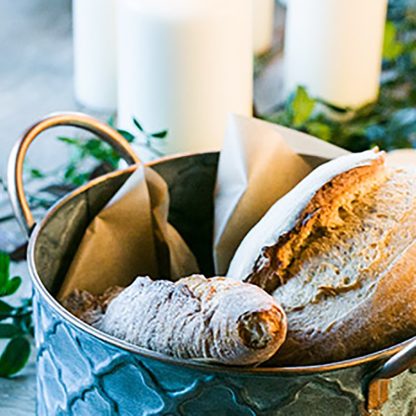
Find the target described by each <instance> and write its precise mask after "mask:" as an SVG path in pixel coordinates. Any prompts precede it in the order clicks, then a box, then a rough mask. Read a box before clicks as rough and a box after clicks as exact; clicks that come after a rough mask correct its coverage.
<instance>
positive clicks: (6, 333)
mask: <svg viewBox="0 0 416 416" xmlns="http://www.w3.org/2000/svg"><path fill="white" fill-rule="evenodd" d="M19 334H21V330H20V328H18V327H17V326H15V325H12V324H0V338H3V339H5V338H14V337H15V336H17V335H19Z"/></svg>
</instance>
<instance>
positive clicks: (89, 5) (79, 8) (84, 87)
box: [73, 0, 117, 110]
mask: <svg viewBox="0 0 416 416" xmlns="http://www.w3.org/2000/svg"><path fill="white" fill-rule="evenodd" d="M115 23H116V18H115V0H73V31H74V69H75V70H74V82H75V95H76V98H77V100H78V101H79V102H80V103H82V104H84V105H86V106H87V107H91V108H94V109H103V110H114V109H115V108H116V105H117V62H116V56H117V55H116V28H115Z"/></svg>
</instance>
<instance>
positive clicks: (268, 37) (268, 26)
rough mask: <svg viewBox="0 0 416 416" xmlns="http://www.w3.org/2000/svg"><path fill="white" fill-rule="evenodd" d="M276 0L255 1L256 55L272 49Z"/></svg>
mask: <svg viewBox="0 0 416 416" xmlns="http://www.w3.org/2000/svg"><path fill="white" fill-rule="evenodd" d="M274 9H275V0H253V26H254V45H253V46H254V53H255V54H256V55H262V54H264V53H266V52H268V51H269V50H270V49H271V48H272V44H273V29H274Z"/></svg>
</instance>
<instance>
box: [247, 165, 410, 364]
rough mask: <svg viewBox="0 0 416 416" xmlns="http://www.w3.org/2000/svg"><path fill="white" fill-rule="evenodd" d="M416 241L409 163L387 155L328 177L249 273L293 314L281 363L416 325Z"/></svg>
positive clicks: (370, 342) (371, 346)
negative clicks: (391, 164)
mask: <svg viewBox="0 0 416 416" xmlns="http://www.w3.org/2000/svg"><path fill="white" fill-rule="evenodd" d="M269 220H270V219H269ZM271 232H272V231H271ZM415 241H416V172H415V171H414V170H411V168H408V169H405V168H388V167H386V166H384V163H383V158H382V157H379V158H377V159H375V160H373V161H372V162H371V163H370V164H367V165H366V166H360V167H356V168H353V169H350V170H347V171H345V172H344V173H341V174H339V175H337V176H335V177H333V178H332V179H331V180H330V181H329V182H327V183H326V184H325V185H324V186H322V187H321V188H320V189H319V190H318V191H317V192H316V193H315V194H314V196H313V197H312V198H311V199H310V201H309V203H308V204H307V206H306V207H304V208H303V209H302V211H301V212H300V213H298V215H297V220H296V222H295V224H294V226H293V227H291V229H289V230H288V231H287V232H285V233H282V234H281V235H280V236H279V237H278V238H277V239H276V240H275V243H274V244H272V245H269V246H267V247H264V246H263V247H261V248H260V247H259V250H258V251H257V253H260V254H258V256H257V259H256V261H255V263H254V264H253V265H252V270H251V273H249V274H248V275H245V276H243V280H244V281H247V282H250V283H254V284H257V285H259V286H260V287H262V288H264V289H265V290H266V291H268V292H269V293H271V294H273V296H274V297H275V299H276V300H277V301H278V302H279V303H280V304H281V305H282V306H283V309H284V310H285V312H286V314H287V316H288V336H287V340H286V342H285V343H284V345H283V346H282V348H281V349H280V350H279V351H278V353H277V354H276V356H275V357H274V359H273V360H272V361H273V363H274V364H279V365H299V364H318V363H324V362H332V361H338V360H342V359H346V358H351V357H355V356H359V355H363V354H366V353H369V352H372V351H375V350H379V349H382V348H384V347H387V346H390V345H393V344H395V343H397V342H399V341H402V340H404V339H406V338H408V337H411V336H413V335H416V242H415Z"/></svg>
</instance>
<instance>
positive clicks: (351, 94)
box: [285, 0, 387, 108]
mask: <svg viewBox="0 0 416 416" xmlns="http://www.w3.org/2000/svg"><path fill="white" fill-rule="evenodd" d="M386 10H387V0H290V1H289V2H288V15H287V23H286V41H285V66H286V70H285V79H286V82H285V84H286V91H287V92H288V93H289V92H291V91H293V90H294V89H295V88H296V86H297V85H304V86H305V87H307V88H308V90H309V92H310V93H311V94H312V95H314V96H317V97H320V98H322V99H324V100H326V101H328V102H330V103H332V104H335V105H337V106H340V107H350V108H357V107H360V106H362V105H365V104H367V103H369V102H372V101H374V100H376V99H377V96H378V91H379V80H380V70H381V56H382V44H383V33H384V25H385V19H386Z"/></svg>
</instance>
